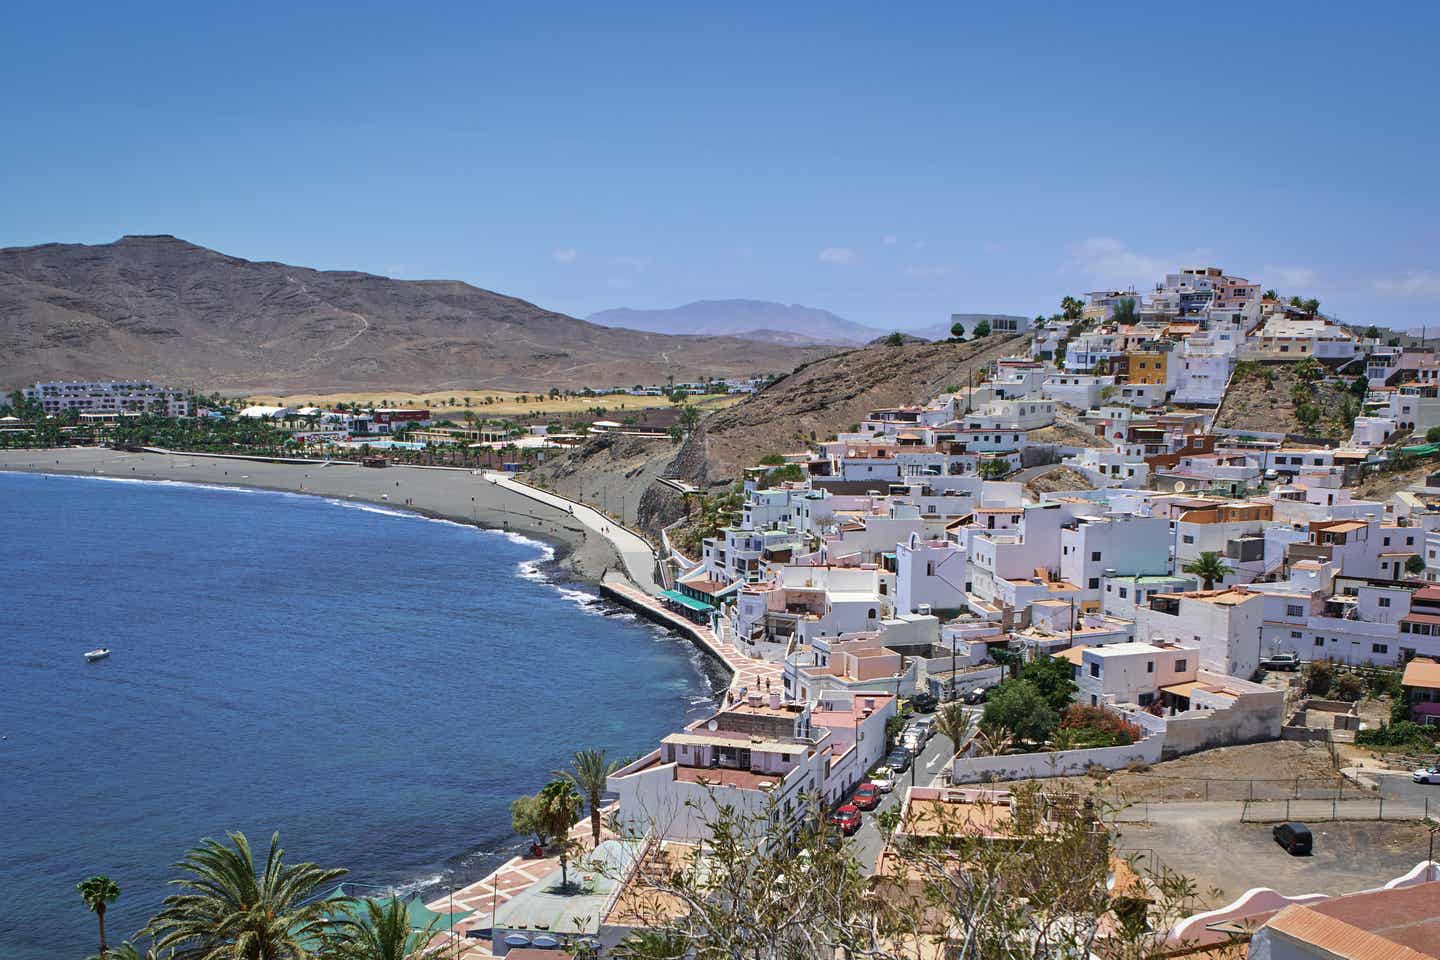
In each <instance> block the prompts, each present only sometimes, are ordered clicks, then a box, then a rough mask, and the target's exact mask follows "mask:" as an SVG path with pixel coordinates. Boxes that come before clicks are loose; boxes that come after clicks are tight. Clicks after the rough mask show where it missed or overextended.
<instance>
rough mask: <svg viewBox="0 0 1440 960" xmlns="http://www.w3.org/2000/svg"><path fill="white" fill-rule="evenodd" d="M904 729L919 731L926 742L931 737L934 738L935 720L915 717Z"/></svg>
mask: <svg viewBox="0 0 1440 960" xmlns="http://www.w3.org/2000/svg"><path fill="white" fill-rule="evenodd" d="M906 729H910V730H919V731H920V732H921V733H922V734H924V735H925V740H926V741H927V742H928V741H929V740H930V738H931V737H933V736H935V718H934V717H916V718H915V719H914V720H911V721H910V722H909V723H908V724H906Z"/></svg>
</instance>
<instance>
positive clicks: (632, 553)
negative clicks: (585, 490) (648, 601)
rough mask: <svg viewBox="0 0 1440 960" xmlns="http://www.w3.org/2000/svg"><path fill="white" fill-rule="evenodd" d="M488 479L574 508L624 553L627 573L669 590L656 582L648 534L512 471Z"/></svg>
mask: <svg viewBox="0 0 1440 960" xmlns="http://www.w3.org/2000/svg"><path fill="white" fill-rule="evenodd" d="M485 479H486V480H489V481H490V482H491V483H494V484H498V485H499V486H502V487H504V488H505V489H507V490H513V491H515V492H516V493H519V494H523V495H524V496H527V497H529V498H530V499H532V500H538V501H539V502H541V503H544V504H547V505H548V506H552V507H555V508H557V509H560V510H568V511H570V513H571V514H573V515H574V517H575V519H576V520H578V521H579V522H580V523H582V524H584V525H585V526H586V527H588V528H589V529H591V530H593V531H594V532H595V533H598V534H599V535H600V536H602V537H604V538H606V539H607V540H609V541H610V543H611V544H612V545H613V546H614V547H615V550H616V552H617V553H619V554H620V559H621V561H623V562H624V564H625V572H626V573H627V574H629V576H630V579H631V580H633V581H635V582H636V583H638V584H640V586H641V587H643V588H644V589H645V590H647V591H649V592H651V593H659V592H660V591H661V590H664V589H665V588H664V587H663V586H662V585H660V584H659V583H657V582H656V581H655V551H654V550H653V549H651V547H650V544H649V543H648V542H647V541H646V540H645V538H644V537H642V536H640V535H639V534H637V533H634V532H632V531H630V530H628V529H626V528H625V527H622V526H620V525H619V524H617V523H616V522H615V521H614V520H611V519H610V518H609V517H607V516H605V514H603V513H601V512H600V511H599V510H596V509H595V508H594V507H591V506H589V505H587V504H584V503H580V502H579V501H576V500H570V499H567V498H565V497H562V496H559V495H558V494H554V493H548V492H546V491H544V490H541V489H539V488H538V487H532V486H531V485H530V484H528V483H522V482H520V481H519V480H516V479H515V478H514V477H512V476H510V475H509V474H505V473H494V472H487V473H486V474H485Z"/></svg>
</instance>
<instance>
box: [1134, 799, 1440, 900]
mask: <svg viewBox="0 0 1440 960" xmlns="http://www.w3.org/2000/svg"><path fill="white" fill-rule="evenodd" d="M1188 806H1189V805H1188V804H1187V807H1188ZM1222 806H1223V807H1224V808H1225V814H1224V815H1222V816H1219V817H1210V816H1193V815H1187V816H1184V817H1176V818H1174V819H1172V820H1159V819H1158V818H1157V819H1156V820H1155V821H1154V822H1152V823H1150V824H1148V825H1144V824H1129V823H1127V824H1124V825H1123V826H1122V831H1121V839H1120V847H1121V849H1122V850H1125V851H1130V852H1138V853H1139V854H1140V855H1141V857H1142V862H1143V863H1145V864H1147V865H1148V864H1149V862H1150V861H1151V859H1152V858H1154V859H1158V861H1159V862H1160V863H1163V864H1164V865H1165V866H1167V867H1169V868H1171V869H1172V870H1177V871H1179V872H1180V873H1183V874H1185V875H1186V876H1188V877H1190V878H1191V879H1193V880H1194V881H1195V882H1196V886H1197V887H1198V888H1199V889H1200V890H1201V891H1202V892H1205V891H1209V890H1211V889H1218V890H1220V891H1222V893H1221V894H1220V895H1219V896H1216V897H1212V898H1209V899H1211V901H1212V903H1214V904H1216V905H1218V904H1223V903H1226V902H1228V901H1229V900H1232V899H1234V898H1235V897H1237V896H1239V895H1240V894H1241V893H1244V892H1245V891H1246V890H1249V889H1251V888H1252V887H1271V888H1272V889H1275V890H1278V891H1280V892H1281V893H1286V894H1291V895H1294V894H1301V893H1328V894H1331V895H1335V894H1341V893H1350V892H1353V891H1356V890H1364V889H1367V888H1370V887H1376V886H1380V885H1381V884H1384V883H1386V882H1388V881H1390V880H1393V879H1394V878H1395V877H1398V876H1400V875H1401V874H1403V873H1405V872H1407V871H1408V870H1410V869H1411V868H1412V867H1414V866H1415V865H1416V864H1417V863H1420V862H1421V861H1423V860H1424V859H1425V856H1426V852H1427V843H1428V834H1427V833H1426V832H1425V829H1424V828H1423V827H1421V826H1420V825H1419V824H1418V823H1413V822H1384V823H1377V822H1375V821H1373V820H1369V821H1340V822H1335V823H1315V824H1311V825H1310V827H1311V830H1312V831H1313V832H1314V835H1315V852H1314V853H1313V854H1312V855H1311V856H1308V857H1292V856H1290V855H1289V854H1287V853H1285V852H1284V851H1283V850H1281V849H1280V847H1279V846H1277V845H1276V843H1275V841H1274V840H1273V839H1272V838H1271V835H1270V831H1271V827H1272V825H1271V824H1266V823H1239V822H1237V821H1236V819H1235V818H1234V812H1233V811H1234V805H1233V804H1224V805H1222ZM1156 812H1157V813H1158V812H1159V811H1156Z"/></svg>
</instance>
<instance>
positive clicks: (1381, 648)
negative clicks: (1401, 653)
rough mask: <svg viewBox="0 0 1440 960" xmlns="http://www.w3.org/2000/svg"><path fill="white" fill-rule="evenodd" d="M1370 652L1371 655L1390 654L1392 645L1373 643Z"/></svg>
mask: <svg viewBox="0 0 1440 960" xmlns="http://www.w3.org/2000/svg"><path fill="white" fill-rule="evenodd" d="M1370 652H1371V653H1389V652H1390V645H1389V644H1388V643H1372V644H1370Z"/></svg>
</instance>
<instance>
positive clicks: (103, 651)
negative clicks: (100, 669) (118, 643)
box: [85, 647, 110, 663]
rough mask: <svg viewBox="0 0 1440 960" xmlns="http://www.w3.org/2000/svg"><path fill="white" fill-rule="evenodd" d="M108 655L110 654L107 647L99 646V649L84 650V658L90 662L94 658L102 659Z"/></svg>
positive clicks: (94, 659)
mask: <svg viewBox="0 0 1440 960" xmlns="http://www.w3.org/2000/svg"><path fill="white" fill-rule="evenodd" d="M108 656H110V648H109V647H101V648H100V649H99V650H86V651H85V659H86V660H89V661H90V662H91V663H94V662H95V661H96V660H104V659H105V658H106V657H108Z"/></svg>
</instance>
